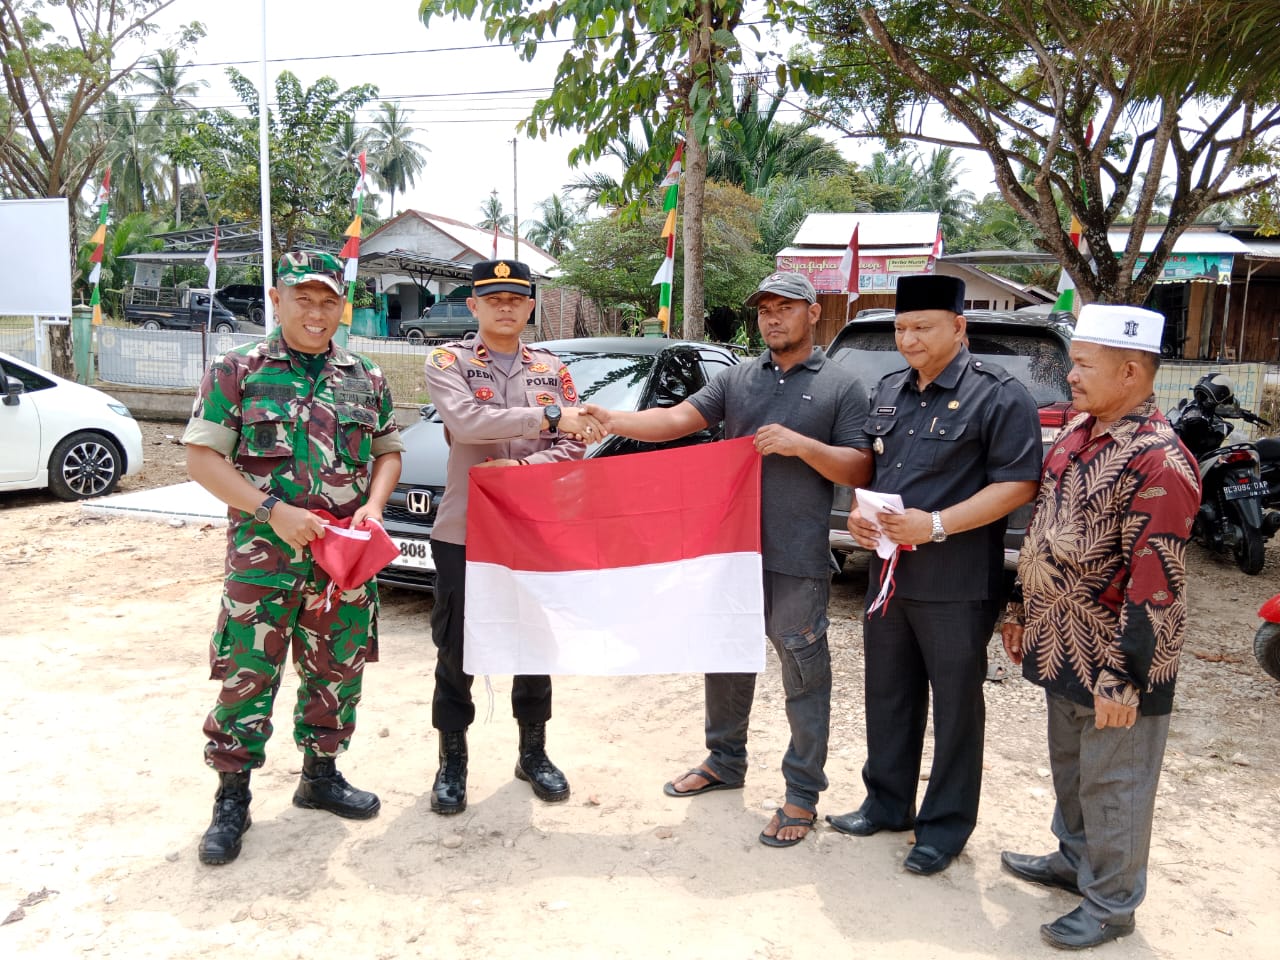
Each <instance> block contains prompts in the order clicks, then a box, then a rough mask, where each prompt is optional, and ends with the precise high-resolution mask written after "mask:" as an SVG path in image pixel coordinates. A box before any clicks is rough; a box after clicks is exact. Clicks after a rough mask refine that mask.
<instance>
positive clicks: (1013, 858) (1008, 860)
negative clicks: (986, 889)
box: [1000, 850, 1082, 896]
mask: <svg viewBox="0 0 1280 960" xmlns="http://www.w3.org/2000/svg"><path fill="white" fill-rule="evenodd" d="M1052 860H1053V858H1052V857H1048V856H1045V857H1033V856H1031V855H1030V854H1026V853H1012V852H1010V851H1008V850H1005V851H1003V852H1002V853H1001V854H1000V865H1001V866H1002V867H1004V868H1005V869H1006V870H1008V871H1009V872H1010V873H1012V874H1013V875H1014V876H1015V877H1017V878H1018V879H1019V880H1026V881H1027V882H1028V883H1039V884H1042V885H1043V886H1046V887H1058V888H1059V889H1061V890H1066V891H1068V892H1069V893H1074V894H1075V895H1076V896H1082V894H1081V893H1080V888H1079V887H1078V886H1076V881H1075V878H1074V877H1064V876H1061V875H1060V874H1057V873H1054V871H1053V869H1052V868H1051V867H1050V863H1051V862H1052Z"/></svg>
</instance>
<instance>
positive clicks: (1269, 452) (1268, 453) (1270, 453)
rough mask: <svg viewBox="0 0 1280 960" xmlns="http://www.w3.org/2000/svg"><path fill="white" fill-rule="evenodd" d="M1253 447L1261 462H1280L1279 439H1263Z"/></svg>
mask: <svg viewBox="0 0 1280 960" xmlns="http://www.w3.org/2000/svg"><path fill="white" fill-rule="evenodd" d="M1254 446H1255V447H1257V448H1258V456H1260V457H1261V458H1262V459H1263V460H1280V437H1263V438H1262V439H1261V440H1259V441H1257V442H1256V443H1255V444H1254Z"/></svg>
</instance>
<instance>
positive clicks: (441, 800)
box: [431, 730, 467, 816]
mask: <svg viewBox="0 0 1280 960" xmlns="http://www.w3.org/2000/svg"><path fill="white" fill-rule="evenodd" d="M431 809H432V810H434V811H435V812H436V813H441V814H444V815H445V816H448V815H450V814H453V813H461V812H462V811H463V810H465V809H467V732H466V731H465V730H457V731H446V730H441V731H440V769H439V770H437V771H436V779H435V783H433V784H432V785H431Z"/></svg>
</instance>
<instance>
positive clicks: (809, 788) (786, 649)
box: [705, 571, 831, 811]
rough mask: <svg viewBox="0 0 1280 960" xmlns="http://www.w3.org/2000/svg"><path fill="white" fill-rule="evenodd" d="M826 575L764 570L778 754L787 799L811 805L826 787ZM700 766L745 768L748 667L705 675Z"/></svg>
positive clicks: (727, 777)
mask: <svg viewBox="0 0 1280 960" xmlns="http://www.w3.org/2000/svg"><path fill="white" fill-rule="evenodd" d="M830 594H831V582H830V580H828V579H825V578H823V579H813V578H809V577H789V576H786V575H785V574H781V573H771V572H769V571H766V572H765V575H764V616H765V632H766V633H767V634H768V636H769V640H770V642H772V644H773V649H774V650H776V651H777V653H778V659H779V660H780V661H781V663H782V689H783V691H784V692H785V694H786V698H787V722H788V724H789V725H790V726H791V742H790V744H788V746H787V752H786V755H785V756H784V757H783V758H782V775H783V777H784V778H785V779H786V782H787V794H786V796H787V802H788V803H793V804H795V805H796V806H798V807H803V808H804V809H806V810H811V811H816V810H817V809H818V794H819V793H821V792H822V791H823V790H825V789H826V788H827V777H826V774H825V773H823V767H824V766H825V765H826V762H827V740H828V735H829V732H830V727H831V653H830V651H829V650H828V649H827V600H828V598H829V597H830ZM705 684H706V711H707V713H706V718H707V749H708V750H709V751H710V754H709V755H708V756H707V759H706V765H707V767H708V768H709V769H710V770H712V772H714V773H715V775H716V776H717V777H719V778H720V779H721V780H724V781H725V782H727V783H741V782H742V781H743V779H744V778H745V777H746V775H747V722H748V720H749V719H750V717H751V703H752V701H753V700H754V699H755V690H756V675H755V674H754V673H708V674H707V675H706V680H705Z"/></svg>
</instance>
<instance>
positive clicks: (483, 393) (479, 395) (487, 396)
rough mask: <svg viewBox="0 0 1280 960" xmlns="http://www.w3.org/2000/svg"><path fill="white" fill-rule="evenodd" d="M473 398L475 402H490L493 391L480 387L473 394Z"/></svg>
mask: <svg viewBox="0 0 1280 960" xmlns="http://www.w3.org/2000/svg"><path fill="white" fill-rule="evenodd" d="M475 398H476V399H477V400H492V399H493V391H492V390H490V389H489V388H488V387H481V388H480V389H479V390H477V391H476V392H475Z"/></svg>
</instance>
